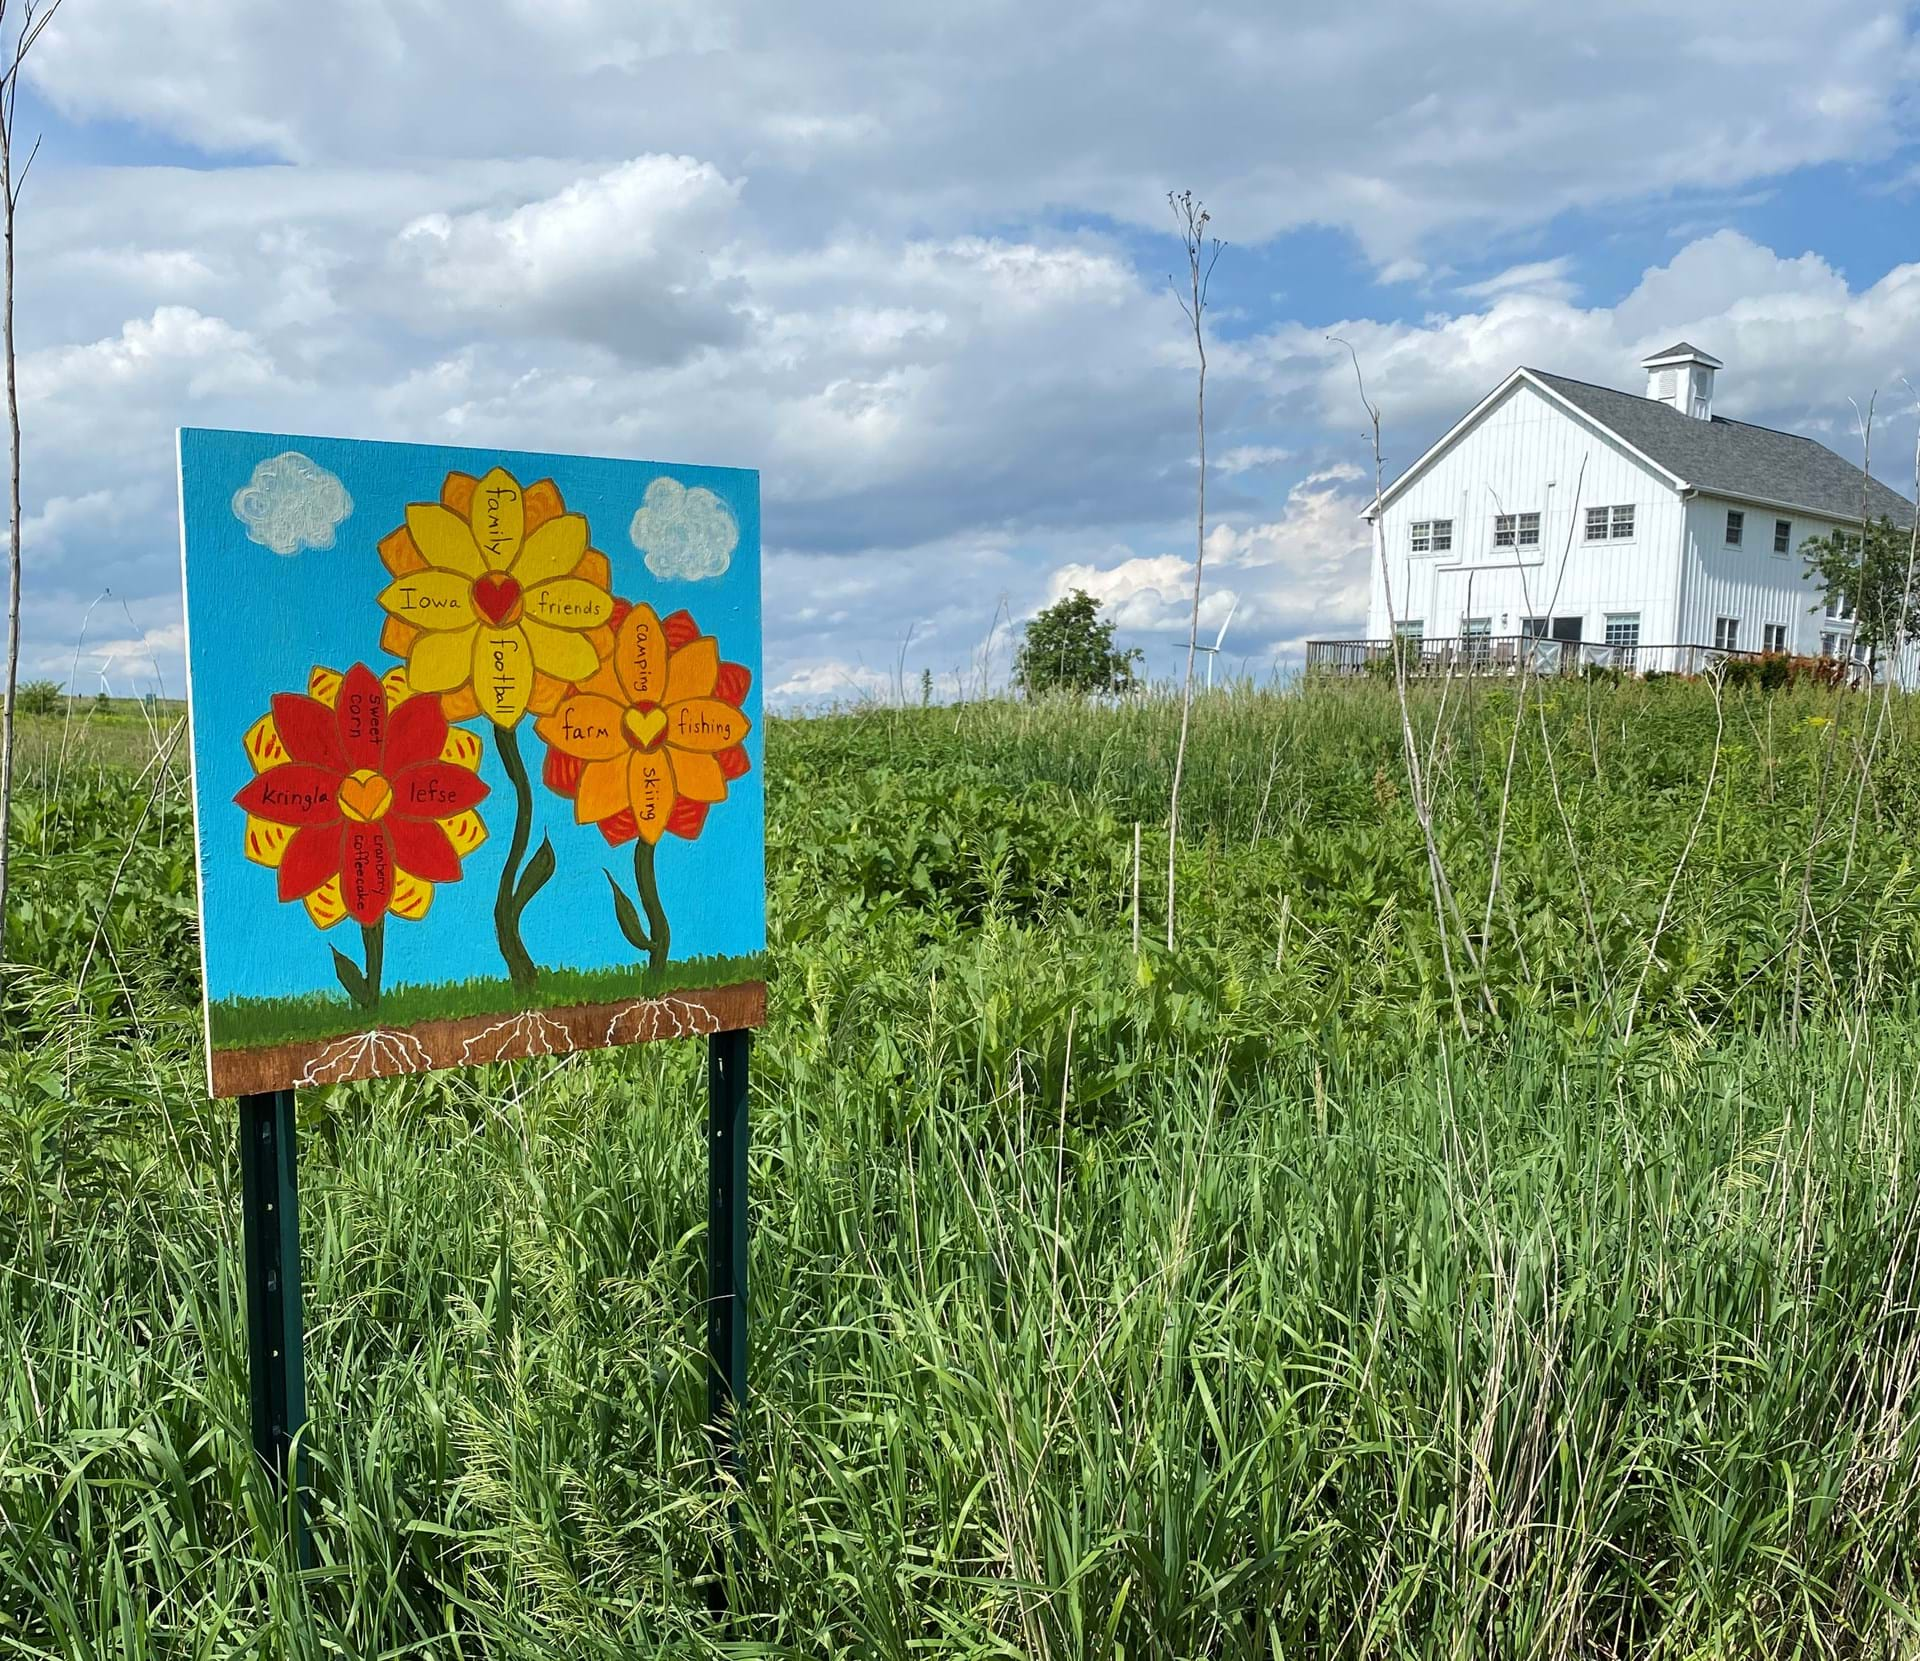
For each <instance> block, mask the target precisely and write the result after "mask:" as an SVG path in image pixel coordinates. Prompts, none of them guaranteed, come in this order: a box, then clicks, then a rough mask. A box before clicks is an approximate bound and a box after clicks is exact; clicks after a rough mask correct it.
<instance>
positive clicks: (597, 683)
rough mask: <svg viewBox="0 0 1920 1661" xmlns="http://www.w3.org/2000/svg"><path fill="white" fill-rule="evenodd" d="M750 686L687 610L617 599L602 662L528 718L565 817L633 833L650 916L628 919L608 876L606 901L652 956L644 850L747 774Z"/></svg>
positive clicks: (702, 817)
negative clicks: (665, 610) (563, 801)
mask: <svg viewBox="0 0 1920 1661" xmlns="http://www.w3.org/2000/svg"><path fill="white" fill-rule="evenodd" d="M752 685H753V675H752V672H751V671H750V670H748V669H747V668H746V667H745V666H743V665H741V664H738V663H726V662H723V661H722V660H721V657H720V646H719V642H718V641H716V640H715V639H714V638H713V637H712V636H711V635H705V634H702V633H701V632H700V626H699V624H697V623H696V622H695V621H694V620H693V618H692V617H691V616H690V615H689V614H688V613H686V612H684V611H676V612H674V613H673V614H672V615H671V616H669V617H667V618H666V619H665V620H662V619H661V618H660V616H659V615H658V614H657V613H656V612H655V611H654V609H653V607H651V606H649V605H635V606H628V605H626V604H625V603H624V602H621V603H620V604H619V605H618V607H617V610H616V612H615V616H614V630H613V646H612V650H611V651H610V652H609V653H608V655H607V658H606V661H605V662H603V663H602V664H600V665H599V667H598V668H597V669H596V671H595V672H594V674H593V675H592V676H590V677H589V678H588V679H587V680H586V681H585V682H584V683H583V684H581V685H580V686H578V687H576V688H575V689H574V690H573V691H571V692H570V693H568V694H567V695H566V696H564V697H562V698H561V699H560V701H559V704H558V706H557V707H556V708H555V709H554V710H553V712H552V713H551V714H547V715H542V716H541V717H540V718H539V720H538V721H536V722H535V724H534V731H535V732H536V733H537V734H538V735H539V736H540V737H541V738H542V739H544V740H545V741H546V744H547V760H546V765H545V767H544V769H543V770H542V778H543V779H544V780H545V782H546V785H547V788H548V789H550V790H552V791H554V792H555V793H556V794H558V795H561V796H566V797H570V798H571V799H572V801H573V816H574V818H575V820H576V821H578V822H579V823H580V824H583V825H589V824H590V825H595V826H597V827H598V828H599V830H600V834H601V835H602V836H603V837H605V838H606V840H607V842H608V843H609V844H611V845H613V846H616V847H617V846H619V845H620V844H621V843H623V842H633V843H635V849H634V855H635V858H634V875H635V881H636V883H637V885H638V888H639V892H640V897H641V903H642V905H643V906H644V907H645V909H646V911H647V914H648V922H647V924H646V925H645V926H641V925H639V924H638V923H637V921H636V920H635V919H634V917H633V914H632V912H631V907H630V906H623V905H622V902H623V901H624V900H625V896H624V895H623V894H622V893H621V892H620V890H619V889H618V887H617V886H616V888H615V890H614V894H615V907H616V910H617V911H619V913H620V922H621V927H622V930H623V932H624V933H625V934H626V935H627V937H628V939H629V940H631V941H632V942H633V943H634V944H635V945H636V946H638V947H639V948H640V949H641V950H643V951H645V952H647V953H648V954H649V956H650V958H652V959H653V960H655V961H657V962H664V961H665V959H666V952H667V943H668V924H667V919H666V915H665V912H664V910H663V909H662V907H661V905H660V901H659V896H658V887H657V884H656V882H655V879H654V874H653V858H654V854H653V850H654V848H655V846H656V845H657V844H658V843H659V841H660V839H661V838H662V837H663V836H667V835H673V836H679V837H684V838H685V839H687V840H688V841H692V840H693V839H694V838H696V837H697V836H699V834H700V831H701V828H702V827H703V826H704V825H705V824H706V819H707V813H708V810H709V809H710V808H711V807H712V806H713V805H714V804H715V803H717V802H721V801H724V800H725V799H726V795H727V785H728V784H729V783H730V782H731V781H732V780H734V779H737V778H740V777H741V776H743V775H744V774H745V773H746V772H747V770H748V766H749V762H748V760H747V752H746V750H745V749H744V748H743V744H744V741H745V739H746V736H747V734H748V732H749V731H750V730H751V726H752V723H751V722H750V721H749V720H748V719H747V716H746V714H745V712H744V711H743V709H742V708H741V706H742V704H743V703H744V702H745V701H746V697H747V693H748V691H749V690H750V688H751V687H752Z"/></svg>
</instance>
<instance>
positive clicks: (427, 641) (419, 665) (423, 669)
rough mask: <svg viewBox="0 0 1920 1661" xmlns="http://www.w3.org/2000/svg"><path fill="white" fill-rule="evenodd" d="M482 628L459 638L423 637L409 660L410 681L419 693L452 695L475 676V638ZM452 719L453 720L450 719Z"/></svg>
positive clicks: (457, 636)
mask: <svg viewBox="0 0 1920 1661" xmlns="http://www.w3.org/2000/svg"><path fill="white" fill-rule="evenodd" d="M478 632H479V630H478V627H477V626H476V627H475V628H471V629H462V630H460V631H459V632H458V633H457V634H423V635H422V636H421V637H420V638H419V640H417V641H416V642H415V643H414V647H413V655H412V656H411V657H410V658H408V659H407V681H408V683H409V684H410V685H411V686H412V687H413V689H414V691H416V692H451V691H453V690H454V689H455V688H456V687H461V686H465V685H466V683H467V682H468V681H469V680H470V679H471V678H472V676H473V637H474V636H475V634H477V633H478ZM449 719H451V717H449Z"/></svg>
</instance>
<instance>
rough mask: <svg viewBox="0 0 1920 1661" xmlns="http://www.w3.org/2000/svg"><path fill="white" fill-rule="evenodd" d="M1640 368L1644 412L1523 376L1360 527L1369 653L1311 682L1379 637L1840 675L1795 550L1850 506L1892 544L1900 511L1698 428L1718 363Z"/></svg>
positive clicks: (1829, 624)
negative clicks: (1763, 661)
mask: <svg viewBox="0 0 1920 1661" xmlns="http://www.w3.org/2000/svg"><path fill="white" fill-rule="evenodd" d="M1643 366H1644V368H1645V369H1646V372H1647V381H1646V392H1645V394H1644V396H1635V395H1634V394H1632V393H1627V392H1619V391H1615V390H1613V389H1612V388H1610V387H1603V386H1594V385H1591V384H1589V383H1588V382H1585V381H1575V380H1569V379H1568V378H1567V377H1566V376H1564V375H1549V374H1547V373H1545V372H1544V371H1541V370H1537V369H1525V368H1522V369H1516V370H1514V371H1513V373H1512V374H1510V375H1509V376H1508V377H1507V378H1506V379H1505V380H1504V381H1502V382H1501V383H1500V385H1499V386H1497V387H1495V388H1494V390H1493V391H1492V392H1491V393H1489V394H1488V395H1487V396H1486V397H1485V398H1484V399H1482V400H1481V401H1480V403H1478V404H1477V405H1475V406H1474V408H1473V409H1471V410H1469V411H1468V412H1467V414H1466V415H1465V416H1463V417H1462V418H1461V419H1460V420H1459V421H1458V422H1457V423H1456V424H1455V425H1454V426H1453V427H1452V428H1451V429H1450V430H1449V431H1448V432H1447V433H1446V435H1445V436H1444V437H1442V438H1441V439H1440V441H1439V442H1438V443H1437V444H1435V445H1434V446H1433V447H1432V449H1430V450H1428V451H1427V453H1426V454H1425V455H1423V456H1421V457H1420V459H1419V460H1418V461H1416V462H1415V463H1414V464H1413V465H1412V466H1411V467H1409V468H1408V469H1407V470H1406V471H1405V472H1404V473H1402V474H1401V475H1400V476H1399V478H1397V479H1396V480H1394V482H1393V483H1392V484H1391V485H1390V486H1389V487H1388V488H1387V489H1386V491H1385V492H1384V493H1383V494H1382V496H1381V498H1380V500H1379V502H1378V503H1376V504H1374V505H1373V506H1371V507H1370V508H1369V510H1368V513H1367V517H1368V519H1369V520H1370V521H1371V520H1374V519H1376V517H1377V519H1378V526H1379V532H1380V535H1381V537H1382V538H1383V539H1384V548H1385V556H1386V557H1385V560H1384V564H1385V567H1386V569H1385V571H1384V572H1383V571H1382V569H1381V565H1382V563H1383V562H1382V561H1381V560H1380V558H1379V557H1377V556H1378V553H1379V548H1378V546H1376V550H1375V554H1376V557H1375V558H1374V560H1373V562H1372V564H1373V571H1372V598H1371V604H1370V606H1369V610H1368V622H1367V635H1368V636H1369V641H1368V642H1339V643H1330V642H1316V643H1312V644H1311V645H1310V646H1309V656H1308V662H1309V664H1312V663H1314V662H1315V661H1316V657H1317V658H1318V661H1319V662H1320V663H1321V664H1323V665H1328V666H1333V667H1341V666H1348V667H1351V666H1355V665H1356V664H1357V663H1358V662H1359V661H1363V660H1364V657H1365V656H1367V655H1370V654H1372V653H1383V652H1384V651H1385V649H1386V642H1388V641H1390V640H1391V639H1393V638H1394V637H1395V636H1398V637H1400V638H1402V639H1406V638H1407V637H1419V638H1420V639H1421V640H1422V641H1423V642H1425V643H1427V644H1426V647H1425V648H1424V649H1426V650H1428V651H1429V652H1430V653H1431V652H1432V651H1434V650H1436V649H1437V650H1438V651H1440V653H1441V654H1442V655H1452V656H1455V657H1457V656H1459V655H1460V653H1461V652H1462V651H1464V653H1465V655H1466V657H1467V659H1468V661H1470V662H1476V663H1497V662H1500V661H1507V662H1512V661H1514V660H1515V659H1516V658H1517V657H1518V656H1519V654H1520V653H1521V652H1526V653H1527V655H1528V656H1529V657H1530V658H1531V659H1532V660H1534V661H1536V662H1542V663H1544V662H1548V661H1551V662H1553V663H1556V664H1560V665H1565V664H1567V663H1571V662H1593V661H1601V662H1613V663H1618V664H1622V665H1624V666H1628V667H1636V668H1639V669H1643V670H1645V669H1655V668H1677V669H1691V668H1696V667H1700V666H1702V664H1703V663H1704V662H1705V661H1709V660H1710V659H1711V657H1712V656H1713V655H1716V654H1719V653H1725V652H1762V651H1769V652H1792V653H1801V654H1807V655H1816V654H1817V655H1825V656H1829V657H1841V658H1847V657H1850V656H1851V655H1852V652H1853V643H1852V638H1851V621H1850V616H1849V614H1848V611H1847V602H1846V601H1845V599H1844V598H1843V597H1840V598H1834V599H1829V598H1828V597H1827V596H1825V595H1823V594H1821V593H1819V592H1818V591H1817V590H1816V589H1815V587H1814V586H1813V585H1811V584H1810V583H1809V582H1808V581H1807V578H1806V567H1805V563H1804V561H1803V559H1802V557H1801V555H1800V551H1799V550H1800V545H1801V544H1802V543H1803V542H1804V541H1806V539H1807V538H1809V537H1812V536H1823V535H1826V534H1827V533H1829V532H1831V531H1833V530H1835V529H1843V528H1846V527H1848V526H1851V527H1853V528H1855V529H1856V530H1857V528H1858V526H1859V524H1860V518H1861V511H1862V508H1863V506H1864V508H1865V510H1866V512H1867V513H1868V514H1869V515H1871V516H1872V517H1874V518H1878V517H1879V516H1880V515H1882V514H1884V515H1886V516H1888V517H1889V518H1891V519H1892V520H1894V522H1895V523H1897V524H1899V525H1902V526H1909V525H1911V524H1912V522H1913V512H1914V509H1913V504H1912V503H1910V502H1908V501H1907V499H1906V498H1905V497H1903V496H1901V495H1899V494H1898V493H1897V492H1895V491H1892V490H1889V489H1888V488H1887V487H1886V486H1885V485H1883V484H1881V483H1880V482H1879V481H1878V480H1875V479H1871V478H1869V477H1868V476H1867V474H1866V473H1864V472H1863V471H1862V470H1861V469H1860V468H1859V467H1857V466H1855V465H1854V464H1853V463H1852V462H1849V461H1847V460H1846V459H1844V458H1843V457H1841V456H1839V455H1837V454H1835V453H1834V452H1833V451H1832V450H1830V449H1828V448H1827V447H1826V446H1825V445H1823V444H1819V443H1816V442H1815V441H1814V440H1813V439H1810V438H1803V437H1801V436H1799V435H1798V434H1795V433H1785V432H1777V431H1774V430H1773V429H1771V428H1767V427H1755V426H1750V425H1748V424H1747V423H1746V422H1744V421H1730V420H1728V419H1727V418H1726V417H1724V416H1719V415H1715V414H1714V413H1713V384H1714V375H1715V372H1716V371H1717V370H1719V369H1720V368H1721V367H1722V365H1721V364H1720V362H1719V361H1718V360H1717V359H1715V358H1712V357H1709V356H1708V355H1707V354H1706V353H1705V352H1703V351H1701V350H1700V349H1699V348H1698V347H1695V346H1692V345H1690V344H1688V343H1687V342H1686V341H1681V342H1680V343H1679V344H1678V345H1676V346H1672V347H1669V348H1668V349H1667V350H1666V351H1664V352H1657V353H1655V354H1654V355H1653V356H1652V357H1650V358H1647V359H1645V360H1644V364H1643ZM1389 583H1390V584H1391V587H1390V588H1389V586H1388V585H1389ZM1552 641H1557V642H1561V643H1562V644H1561V645H1560V646H1559V647H1557V648H1556V647H1553V646H1550V645H1547V644H1546V642H1552ZM1534 642H1539V644H1537V645H1536V644H1533V643H1534ZM1443 643H1444V644H1443ZM1455 643H1457V645H1456V644H1455ZM1329 647H1338V648H1342V649H1344V650H1334V651H1329V650H1328V648H1329ZM1356 647H1357V648H1360V650H1359V652H1356V651H1355V650H1354V648H1356ZM1903 678H1906V677H1904V676H1903Z"/></svg>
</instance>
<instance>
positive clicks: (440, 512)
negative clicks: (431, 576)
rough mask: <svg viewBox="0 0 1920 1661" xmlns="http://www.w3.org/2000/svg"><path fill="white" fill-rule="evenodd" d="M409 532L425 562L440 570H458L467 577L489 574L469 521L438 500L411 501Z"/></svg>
mask: <svg viewBox="0 0 1920 1661" xmlns="http://www.w3.org/2000/svg"><path fill="white" fill-rule="evenodd" d="M407 531H408V533H409V534H410V535H411V536H412V537H413V542H414V546H415V547H416V548H418V549H419V550H420V552H421V555H422V556H423V557H424V558H425V560H426V562H427V563H428V564H429V565H431V566H434V567H435V568H436V569H438V570H441V571H457V572H458V573H459V574H460V575H461V576H463V577H467V578H473V577H480V576H484V575H485V574H486V570H487V562H486V561H485V560H483V559H482V558H481V557H480V549H479V548H478V546H476V545H475V543H474V540H473V532H472V531H471V530H469V529H468V528H467V522H466V520H464V519H462V518H461V517H460V515H459V514H457V513H454V512H453V511H452V510H451V509H448V508H443V507H442V506H441V505H440V504H439V503H438V502H409V503H408V504H407Z"/></svg>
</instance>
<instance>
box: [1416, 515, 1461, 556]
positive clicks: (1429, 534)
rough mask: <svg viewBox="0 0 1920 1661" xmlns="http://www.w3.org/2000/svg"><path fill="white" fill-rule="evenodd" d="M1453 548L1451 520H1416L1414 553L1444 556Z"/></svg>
mask: <svg viewBox="0 0 1920 1661" xmlns="http://www.w3.org/2000/svg"><path fill="white" fill-rule="evenodd" d="M1452 546H1453V521H1452V520H1451V519H1416V520H1414V522H1413V551H1414V552H1415V553H1416V554H1444V553H1446V552H1447V550H1448V549H1450V548H1451V547H1452Z"/></svg>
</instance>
